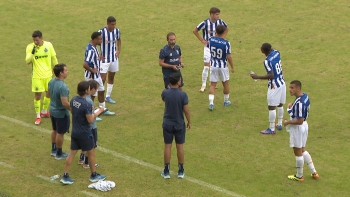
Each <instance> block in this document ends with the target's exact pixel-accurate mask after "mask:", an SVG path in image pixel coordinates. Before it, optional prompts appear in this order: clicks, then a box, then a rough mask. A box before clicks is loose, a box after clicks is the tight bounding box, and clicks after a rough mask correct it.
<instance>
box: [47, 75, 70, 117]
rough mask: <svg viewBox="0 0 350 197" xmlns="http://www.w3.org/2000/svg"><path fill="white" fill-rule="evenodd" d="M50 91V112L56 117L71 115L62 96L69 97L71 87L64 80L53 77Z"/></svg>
mask: <svg viewBox="0 0 350 197" xmlns="http://www.w3.org/2000/svg"><path fill="white" fill-rule="evenodd" d="M49 92H50V98H51V102H50V114H51V116H53V117H55V118H63V117H64V116H65V115H67V116H69V111H68V110H67V109H66V108H65V107H64V106H63V105H62V101H61V97H67V98H68V99H69V88H68V86H67V85H66V83H64V81H63V80H59V79H57V78H53V79H51V81H50V82H49Z"/></svg>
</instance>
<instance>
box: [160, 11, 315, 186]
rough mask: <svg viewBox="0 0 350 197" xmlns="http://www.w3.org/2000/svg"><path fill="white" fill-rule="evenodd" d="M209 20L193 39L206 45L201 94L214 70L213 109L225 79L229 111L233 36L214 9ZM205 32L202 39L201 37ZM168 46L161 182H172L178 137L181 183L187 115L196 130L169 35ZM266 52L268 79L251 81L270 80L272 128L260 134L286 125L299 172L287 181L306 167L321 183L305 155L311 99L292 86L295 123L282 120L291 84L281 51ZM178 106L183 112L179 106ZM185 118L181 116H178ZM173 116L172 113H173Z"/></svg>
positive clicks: (298, 177) (163, 61) (266, 47)
mask: <svg viewBox="0 0 350 197" xmlns="http://www.w3.org/2000/svg"><path fill="white" fill-rule="evenodd" d="M209 14H210V17H209V18H208V19H206V20H204V21H203V22H201V23H200V24H199V25H198V26H197V27H195V28H194V30H193V33H194V35H195V36H196V37H197V38H198V39H199V40H200V42H201V43H202V44H203V45H204V68H203V72H202V86H201V88H200V90H199V91H200V92H204V91H205V89H206V84H207V78H208V72H209V70H210V88H209V110H210V111H213V110H214V91H215V89H216V86H217V82H219V81H220V80H221V82H222V84H223V87H224V89H223V93H224V102H223V105H224V106H225V107H226V106H229V105H231V102H230V101H229V93H230V89H229V79H230V72H229V69H228V64H227V62H228V63H229V65H230V67H231V72H232V73H234V71H235V70H234V65H233V61H232V57H231V45H230V42H229V41H228V40H226V39H225V36H226V35H227V33H228V27H227V24H226V23H225V22H224V21H223V20H221V19H220V10H219V9H218V8H215V7H212V8H211V9H210V10H209ZM200 30H202V33H203V36H200V35H199V31H200ZM167 41H168V44H167V45H166V46H164V47H163V48H162V49H161V50H160V54H159V65H160V66H161V67H162V72H163V80H164V87H165V90H164V91H163V93H162V100H163V101H164V102H165V112H164V118H163V136H164V143H165V148H164V170H163V171H162V173H161V175H162V177H164V178H166V179H168V178H170V171H169V170H170V155H171V154H170V150H171V144H172V141H173V138H174V137H175V142H176V148H177V155H178V166H179V170H178V178H183V177H184V167H183V164H184V151H183V144H184V142H185V133H186V124H185V122H184V117H183V114H185V115H186V119H187V129H190V128H191V121H190V120H191V119H190V113H189V110H188V97H187V94H186V93H184V92H182V91H176V89H180V90H182V87H183V86H184V80H183V78H182V75H181V72H180V69H181V68H183V67H184V66H185V64H184V63H183V61H182V57H181V49H180V47H179V46H178V45H176V44H175V43H176V36H175V33H173V32H170V33H168V34H167ZM260 49H261V52H262V53H263V54H264V55H265V56H266V59H265V60H264V62H263V63H264V67H265V70H266V72H267V74H266V75H262V76H259V75H257V74H255V73H254V72H253V71H251V73H250V76H251V77H252V78H253V79H254V80H258V79H265V80H267V81H268V91H267V103H268V109H269V118H268V119H269V127H268V128H267V129H264V130H262V131H261V133H262V134H275V133H276V131H275V129H276V128H277V129H278V130H282V127H283V125H284V126H287V127H288V132H289V133H290V147H291V148H293V150H294V154H295V157H296V168H297V173H296V174H295V175H289V176H288V178H289V179H291V180H295V181H304V177H303V166H304V162H305V163H306V164H307V165H308V167H309V169H310V171H311V177H312V178H314V179H317V178H319V175H318V173H317V172H316V169H315V167H314V165H313V162H312V159H311V156H310V154H309V153H308V152H307V151H306V149H305V146H306V141H307V136H308V124H307V122H306V119H307V117H308V114H309V108H310V100H309V97H308V95H307V94H305V93H303V92H302V91H301V82H300V81H298V80H294V81H292V82H291V83H290V85H289V92H290V94H291V96H295V97H296V99H295V101H294V102H293V103H289V104H288V108H287V111H288V114H289V115H290V120H286V119H285V120H283V114H284V109H283V104H285V102H286V83H285V80H284V77H283V73H282V62H281V57H280V52H279V51H277V50H275V49H273V48H272V46H271V44H269V43H264V44H262V46H261V48H260ZM176 106H178V107H176ZM276 107H277V111H278V123H277V124H275V121H276ZM179 111H180V112H181V113H178V112H179ZM171 112H172V113H171Z"/></svg>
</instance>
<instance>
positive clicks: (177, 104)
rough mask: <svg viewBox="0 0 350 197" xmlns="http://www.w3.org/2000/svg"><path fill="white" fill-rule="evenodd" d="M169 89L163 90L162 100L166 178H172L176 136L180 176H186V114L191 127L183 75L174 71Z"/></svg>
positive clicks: (163, 173)
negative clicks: (172, 149) (182, 85)
mask: <svg viewBox="0 0 350 197" xmlns="http://www.w3.org/2000/svg"><path fill="white" fill-rule="evenodd" d="M169 82H170V84H169V86H170V88H169V89H166V90H163V92H162V95H161V97H162V100H163V101H164V103H165V110H164V117H163V125H162V127H163V138H164V144H165V146H164V170H163V171H162V173H161V176H162V177H163V178H165V179H169V178H170V157H171V147H172V143H173V139H174V138H175V143H176V149H177V159H178V167H179V170H178V174H177V176H178V178H184V176H185V170H184V148H183V144H184V143H185V135H186V125H185V120H184V114H185V116H186V119H187V129H190V128H191V116H190V111H189V109H188V96H187V94H186V93H185V92H183V91H181V90H180V89H179V86H180V85H181V75H180V74H179V73H174V74H171V75H170V76H169Z"/></svg>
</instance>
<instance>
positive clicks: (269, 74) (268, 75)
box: [250, 72, 274, 79]
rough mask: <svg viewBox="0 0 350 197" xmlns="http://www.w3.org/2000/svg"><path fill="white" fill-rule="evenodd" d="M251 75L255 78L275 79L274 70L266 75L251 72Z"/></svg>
mask: <svg viewBox="0 0 350 197" xmlns="http://www.w3.org/2000/svg"><path fill="white" fill-rule="evenodd" d="M250 76H251V77H252V78H253V79H273V77H274V75H273V72H269V73H267V74H266V75H264V76H258V75H257V74H255V73H254V74H250Z"/></svg>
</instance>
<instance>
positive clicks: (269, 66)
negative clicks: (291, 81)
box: [264, 50, 285, 89]
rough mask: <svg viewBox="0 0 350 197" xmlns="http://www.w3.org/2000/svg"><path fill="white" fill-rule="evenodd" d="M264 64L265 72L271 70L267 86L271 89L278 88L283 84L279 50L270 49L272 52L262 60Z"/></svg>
mask: <svg viewBox="0 0 350 197" xmlns="http://www.w3.org/2000/svg"><path fill="white" fill-rule="evenodd" d="M264 66H265V69H266V72H267V73H270V72H273V76H274V77H273V79H269V80H268V87H269V88H271V89H273V88H275V87H277V88H279V87H281V86H282V85H283V84H285V81H284V78H283V73H282V62H281V56H280V52H279V51H277V50H272V52H271V53H270V54H269V55H268V56H267V57H266V59H265V60H264Z"/></svg>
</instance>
